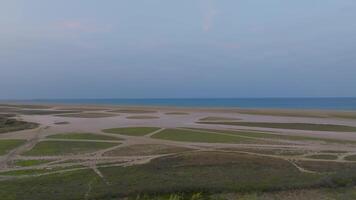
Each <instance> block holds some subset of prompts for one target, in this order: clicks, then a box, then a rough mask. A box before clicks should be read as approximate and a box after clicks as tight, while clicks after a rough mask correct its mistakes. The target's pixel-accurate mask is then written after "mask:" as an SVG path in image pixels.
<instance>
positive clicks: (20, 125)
mask: <svg viewBox="0 0 356 200" xmlns="http://www.w3.org/2000/svg"><path fill="white" fill-rule="evenodd" d="M10 116H11V115H10ZM37 127H38V124H36V123H31V122H24V121H19V120H16V119H11V118H8V117H7V116H6V115H1V116H0V133H8V132H13V131H21V130H26V129H33V128H37Z"/></svg>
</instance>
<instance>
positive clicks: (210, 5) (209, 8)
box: [201, 0, 218, 32]
mask: <svg viewBox="0 0 356 200" xmlns="http://www.w3.org/2000/svg"><path fill="white" fill-rule="evenodd" d="M201 2H202V7H203V30H204V31H205V32H209V31H211V30H212V29H213V25H214V19H215V16H216V15H217V14H218V11H217V10H216V8H215V6H214V2H213V0H203V1H201Z"/></svg>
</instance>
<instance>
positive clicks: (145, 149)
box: [104, 144, 192, 156]
mask: <svg viewBox="0 0 356 200" xmlns="http://www.w3.org/2000/svg"><path fill="white" fill-rule="evenodd" d="M191 150H192V149H189V148H184V147H176V146H169V145H161V144H136V145H131V146H125V147H119V148H116V149H114V150H112V151H109V152H106V153H105V154H104V156H147V155H159V154H170V153H180V152H186V151H191Z"/></svg>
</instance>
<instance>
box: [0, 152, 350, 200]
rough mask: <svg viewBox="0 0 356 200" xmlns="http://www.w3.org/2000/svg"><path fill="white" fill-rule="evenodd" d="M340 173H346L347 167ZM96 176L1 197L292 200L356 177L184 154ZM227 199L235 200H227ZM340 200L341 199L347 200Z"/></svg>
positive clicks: (13, 186) (38, 180)
mask: <svg viewBox="0 0 356 200" xmlns="http://www.w3.org/2000/svg"><path fill="white" fill-rule="evenodd" d="M318 163H322V164H319V165H320V166H327V165H328V164H329V163H326V162H318ZM330 163H332V162H330ZM298 164H300V163H298ZM337 164H338V163H337ZM338 167H339V169H341V170H344V169H345V165H339V166H338ZM348 169H351V170H352V168H348ZM99 170H100V171H101V173H102V174H103V176H104V177H105V181H104V180H103V179H102V178H100V177H99V176H98V175H97V174H95V173H94V171H93V170H89V169H88V170H87V169H83V170H78V171H71V172H63V173H58V174H51V175H45V176H39V177H28V178H21V179H10V180H4V181H1V184H0V196H1V197H2V198H3V199H6V200H15V199H26V200H37V199H53V200H72V199H103V200H104V199H108V200H109V199H121V198H123V197H127V196H131V197H132V196H134V197H137V198H134V199H141V198H139V197H145V198H143V199H145V200H146V199H147V200H148V199H153V198H150V197H152V196H149V195H155V196H161V197H162V199H167V198H163V197H164V196H165V197H172V199H175V200H176V198H178V199H181V198H184V197H182V196H183V195H184V194H191V195H187V196H189V200H192V199H191V198H192V196H194V197H196V198H197V199H200V198H198V197H201V195H199V193H202V194H214V193H220V194H224V193H225V194H227V193H230V194H231V193H238V194H242V195H243V196H244V197H246V198H247V197H248V198H249V199H258V198H257V197H258V196H259V195H260V194H263V195H262V197H266V196H265V194H266V192H269V191H272V193H270V194H272V196H267V197H271V199H275V198H272V197H278V198H277V199H293V197H299V196H298V195H300V194H303V192H302V190H303V189H307V190H308V191H309V189H310V188H314V189H315V188H316V189H317V190H319V189H320V188H321V190H324V189H323V187H325V188H330V190H332V191H335V190H343V189H342V188H339V189H338V187H344V186H349V188H352V186H353V185H352V184H353V182H355V180H356V175H355V173H350V172H352V171H346V173H343V172H340V173H339V172H337V173H332V174H329V173H325V174H312V173H303V172H301V171H299V170H298V169H297V168H296V167H295V166H293V165H292V164H291V163H289V162H288V161H285V160H283V159H277V158H270V157H264V156H255V155H248V154H239V153H223V152H194V153H184V154H181V155H179V156H169V157H162V158H158V159H155V160H152V161H151V162H150V163H147V164H143V165H134V166H128V167H100V168H99ZM107 183H109V184H107ZM327 190H329V189H327ZM19 191H21V192H19ZM274 191H277V192H274ZM221 192H223V193H221ZM277 193H278V194H277ZM282 193H284V194H282ZM144 194H147V195H148V196H146V195H144ZM170 194H172V195H170ZM174 194H179V195H174ZM255 194H256V195H255ZM296 194H298V195H297V196H296ZM308 194H309V193H308ZM349 194H350V193H349ZM276 195H277V196H276ZM319 196H320V195H317V194H315V193H311V194H309V195H307V196H305V197H306V198H300V199H315V198H317V197H319ZM227 197H230V198H228V199H235V198H231V195H228V196H227ZM262 197H261V198H262ZM279 197H280V198H279ZM300 197H302V196H300ZM309 197H310V198H309ZM342 197H346V196H342ZM342 197H341V196H340V198H339V199H347V198H342ZM129 199H132V198H129ZM159 199H161V198H159ZM213 199H215V198H213ZM216 199H221V198H216ZM236 199H239V198H236ZM262 199H263V198H262ZM350 199H352V198H350ZM194 200H196V199H195V198H194Z"/></svg>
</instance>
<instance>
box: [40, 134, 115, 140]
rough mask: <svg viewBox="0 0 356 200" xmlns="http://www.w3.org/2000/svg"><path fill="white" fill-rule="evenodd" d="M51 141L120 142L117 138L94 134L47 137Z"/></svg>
mask: <svg viewBox="0 0 356 200" xmlns="http://www.w3.org/2000/svg"><path fill="white" fill-rule="evenodd" d="M47 138H52V139H74V140H120V138H117V137H111V136H107V135H98V134H94V133H61V134H56V135H51V136H48V137H47Z"/></svg>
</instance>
